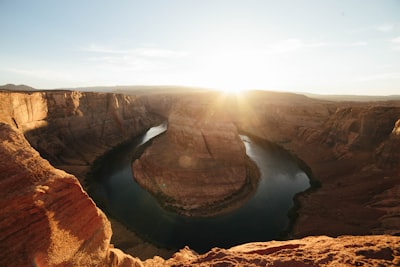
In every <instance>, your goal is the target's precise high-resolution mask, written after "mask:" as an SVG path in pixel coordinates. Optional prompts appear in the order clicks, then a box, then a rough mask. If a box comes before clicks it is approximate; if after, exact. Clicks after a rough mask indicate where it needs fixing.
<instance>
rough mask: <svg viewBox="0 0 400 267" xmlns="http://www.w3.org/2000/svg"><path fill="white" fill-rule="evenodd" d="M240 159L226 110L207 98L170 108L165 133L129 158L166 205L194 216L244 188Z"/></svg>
mask: <svg viewBox="0 0 400 267" xmlns="http://www.w3.org/2000/svg"><path fill="white" fill-rule="evenodd" d="M245 161H246V152H245V147H244V144H243V142H242V141H241V140H240V138H239V135H238V131H237V129H236V126H235V125H234V124H233V122H232V120H231V118H230V116H229V114H228V113H227V112H225V111H224V106H223V105H222V104H221V105H220V104H219V103H218V102H217V101H216V100H215V99H214V98H213V97H210V96H207V97H203V98H196V99H190V100H182V101H181V102H179V103H178V104H176V105H175V106H174V107H173V109H172V111H171V113H170V115H169V118H168V130H167V133H166V134H165V135H163V136H161V137H159V138H157V139H156V140H155V141H154V142H153V144H152V145H151V146H150V147H149V148H147V149H146V151H145V152H144V154H143V155H142V156H141V157H140V159H139V160H136V161H135V162H134V164H133V173H134V177H135V179H136V180H137V181H138V182H139V184H141V185H142V186H143V187H144V188H146V189H147V190H149V191H150V192H152V193H153V194H155V195H159V196H160V198H162V199H163V201H164V204H165V205H167V206H172V207H174V208H176V209H178V210H179V211H180V212H182V213H185V214H189V215H193V214H196V215H198V211H200V209H206V208H207V207H209V206H213V204H215V203H217V202H220V201H224V200H226V199H228V198H230V197H231V196H232V195H234V194H235V193H237V192H239V191H240V190H241V189H242V188H243V187H244V185H245V184H246V181H247V178H246V163H245Z"/></svg>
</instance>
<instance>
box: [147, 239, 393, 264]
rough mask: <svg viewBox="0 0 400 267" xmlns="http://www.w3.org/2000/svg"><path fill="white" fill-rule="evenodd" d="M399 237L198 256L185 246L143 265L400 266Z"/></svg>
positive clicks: (253, 246)
mask: <svg viewBox="0 0 400 267" xmlns="http://www.w3.org/2000/svg"><path fill="white" fill-rule="evenodd" d="M399 242H400V237H398V236H342V237H338V238H330V237H327V236H316V237H307V238H304V239H299V240H290V241H271V242H258V243H248V244H243V245H239V246H236V247H233V248H230V249H219V248H214V249H212V250H211V251H209V252H207V253H205V254H201V255H198V254H196V253H195V252H194V251H192V250H190V249H189V248H187V247H186V248H184V249H182V250H181V251H179V252H178V253H176V254H175V255H174V256H173V257H172V258H170V259H167V260H164V259H162V258H160V257H156V258H154V259H151V260H147V261H146V262H144V266H177V267H178V266H182V267H183V266H254V267H255V266H271V267H273V266H274V267H278V266H300V267H308V266H321V267H322V266H376V267H378V266H398V265H400V249H399V246H398V244H399Z"/></svg>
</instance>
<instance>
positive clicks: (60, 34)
mask: <svg viewBox="0 0 400 267" xmlns="http://www.w3.org/2000/svg"><path fill="white" fill-rule="evenodd" d="M6 83H15V84H27V85H31V86H33V87H36V88H43V89H46V88H60V87H79V86H95V85H189V86H203V87H212V88H223V89H227V88H233V89H255V88H257V89H269V90H286V91H307V92H315V93H337V94H344V93H345V94H400V0H379V1H378V0H358V1H357V0H331V1H329V0H325V1H322V0H308V1H305V0H304V1H302V0H293V1H289V0H287V1H285V0H279V1H278V0H277V1H268V0H263V1H262V0H259V1H256V0H242V1H235V0H158V1H157V0H142V1H136V0H126V1H111V0H109V1H105V0H92V1H90V0H65V1H61V0H60V1H55V0H37V1H33V0H26V1H23V0H0V84H6Z"/></svg>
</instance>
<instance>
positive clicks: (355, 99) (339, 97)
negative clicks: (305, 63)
mask: <svg viewBox="0 0 400 267" xmlns="http://www.w3.org/2000/svg"><path fill="white" fill-rule="evenodd" d="M302 94H304V95H305V96H308V97H311V98H316V99H322V100H330V101H353V102H370V101H393V100H400V95H388V96H380V95H375V96H374V95H318V94H311V93H302Z"/></svg>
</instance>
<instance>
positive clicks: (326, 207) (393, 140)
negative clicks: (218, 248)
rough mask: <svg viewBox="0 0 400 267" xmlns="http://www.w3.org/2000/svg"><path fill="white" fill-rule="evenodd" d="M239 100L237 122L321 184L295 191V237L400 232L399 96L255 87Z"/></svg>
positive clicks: (240, 126) (293, 234) (293, 233)
mask: <svg viewBox="0 0 400 267" xmlns="http://www.w3.org/2000/svg"><path fill="white" fill-rule="evenodd" d="M242 102H244V103H251V105H249V104H243V103H242V104H241V105H239V106H238V107H239V108H238V109H237V110H240V109H242V110H244V111H245V112H239V113H238V114H237V116H236V118H237V125H238V126H239V128H241V129H243V130H245V131H246V132H250V133H251V134H253V135H255V136H259V137H262V138H265V139H267V140H270V141H272V142H274V143H277V144H279V145H281V146H282V147H284V148H285V149H287V150H289V151H291V152H292V153H293V154H295V155H296V156H298V157H299V158H300V159H302V160H303V161H304V162H305V163H306V164H307V165H308V166H309V167H310V169H311V171H312V173H313V176H314V177H315V178H316V179H318V180H319V181H320V182H321V184H322V187H321V188H319V189H318V190H317V191H315V192H309V193H307V194H303V195H300V196H298V197H297V200H298V202H299V204H300V206H299V207H300V209H299V211H298V214H299V217H298V219H297V221H296V223H295V225H294V228H293V231H292V237H295V238H298V237H303V236H308V235H319V234H325V235H331V236H338V235H343V234H352V235H364V234H382V233H389V234H399V233H400V220H399V219H398V218H399V216H400V194H399V192H400V186H399V183H398V181H399V179H400V164H399V163H400V149H399V148H400V138H399V133H398V127H399V123H398V120H399V118H400V103H399V102H398V101H392V102H362V103H360V102H327V101H321V100H314V99H310V98H306V97H304V96H299V95H297V96H296V95H286V94H268V93H261V92H253V93H252V94H249V95H248V96H247V100H246V101H242ZM396 125H397V126H396Z"/></svg>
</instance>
